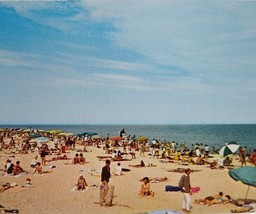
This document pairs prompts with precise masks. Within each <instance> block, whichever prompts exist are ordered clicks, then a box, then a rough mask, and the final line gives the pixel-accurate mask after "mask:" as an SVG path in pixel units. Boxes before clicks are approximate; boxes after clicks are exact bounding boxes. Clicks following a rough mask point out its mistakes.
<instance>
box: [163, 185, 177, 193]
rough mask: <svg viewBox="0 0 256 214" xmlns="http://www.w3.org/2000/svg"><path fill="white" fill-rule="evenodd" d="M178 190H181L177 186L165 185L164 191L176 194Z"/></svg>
mask: <svg viewBox="0 0 256 214" xmlns="http://www.w3.org/2000/svg"><path fill="white" fill-rule="evenodd" d="M180 190H181V188H180V187H178V186H171V185H166V186H165V191H166V192H178V191H180Z"/></svg>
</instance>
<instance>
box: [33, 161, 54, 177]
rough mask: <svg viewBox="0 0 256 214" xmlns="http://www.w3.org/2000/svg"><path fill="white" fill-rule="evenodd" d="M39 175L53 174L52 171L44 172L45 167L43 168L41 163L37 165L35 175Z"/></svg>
mask: <svg viewBox="0 0 256 214" xmlns="http://www.w3.org/2000/svg"><path fill="white" fill-rule="evenodd" d="M36 172H37V173H38V174H40V175H41V174H44V173H51V172H52V171H51V170H46V171H43V167H42V166H41V163H37V165H36V166H35V171H34V173H33V174H35V173H36Z"/></svg>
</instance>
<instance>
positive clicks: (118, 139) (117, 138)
mask: <svg viewBox="0 0 256 214" xmlns="http://www.w3.org/2000/svg"><path fill="white" fill-rule="evenodd" d="M123 139H124V138H123V137H119V136H113V137H111V138H110V140H115V141H120V140H123Z"/></svg>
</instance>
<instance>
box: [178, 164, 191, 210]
mask: <svg viewBox="0 0 256 214" xmlns="http://www.w3.org/2000/svg"><path fill="white" fill-rule="evenodd" d="M190 172H191V170H190V169H189V168H188V169H186V170H185V174H184V175H182V176H181V178H180V181H179V187H180V188H181V192H183V194H184V199H183V204H182V210H183V211H184V212H185V213H190V203H191V198H190V195H192V192H191V184H190V177H189V175H190Z"/></svg>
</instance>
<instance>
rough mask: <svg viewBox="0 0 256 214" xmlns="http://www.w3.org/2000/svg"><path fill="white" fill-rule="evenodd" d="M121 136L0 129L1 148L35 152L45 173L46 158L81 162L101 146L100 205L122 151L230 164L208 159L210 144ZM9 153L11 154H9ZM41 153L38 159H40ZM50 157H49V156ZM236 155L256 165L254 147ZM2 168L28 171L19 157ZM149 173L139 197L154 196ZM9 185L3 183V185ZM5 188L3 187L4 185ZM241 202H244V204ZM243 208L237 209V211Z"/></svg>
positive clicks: (81, 183) (186, 206)
mask: <svg viewBox="0 0 256 214" xmlns="http://www.w3.org/2000/svg"><path fill="white" fill-rule="evenodd" d="M35 134H37V135H38V136H39V135H40V136H42V137H45V138H48V139H49V141H51V142H53V146H49V145H48V143H47V142H44V143H39V142H37V141H36V140H35V139H34V138H32V137H31V135H35ZM120 137H122V138H123V139H122V140H118V141H116V140H111V138H110V137H109V135H107V136H106V137H104V138H95V139H94V138H92V137H90V136H87V135H86V136H75V135H68V136H66V135H59V134H56V133H53V134H50V133H48V132H40V131H38V130H37V132H36V133H34V132H32V130H31V131H30V132H29V131H27V132H24V131H22V130H13V129H4V130H1V131H0V150H2V151H9V152H10V153H9V154H11V155H16V154H27V153H33V154H35V156H34V158H33V159H32V160H31V165H30V167H31V168H33V169H34V172H33V174H35V173H37V174H44V173H51V172H53V171H52V170H45V169H43V167H44V166H46V163H47V162H51V161H56V160H69V159H71V160H72V164H74V165H75V164H81V165H84V164H86V163H88V162H87V161H86V158H85V157H84V154H83V153H84V152H88V150H87V148H88V147H89V146H95V147H97V148H98V149H103V150H104V153H105V154H106V155H110V156H107V160H106V162H105V163H106V165H105V166H104V167H103V168H102V172H101V182H102V184H101V186H100V189H101V191H102V194H101V202H100V204H101V205H103V204H104V202H105V200H106V196H107V194H108V191H109V186H108V182H109V179H110V177H111V173H110V163H111V161H118V163H117V166H116V168H115V173H114V174H115V175H117V176H121V175H123V169H122V167H121V163H120V162H121V161H122V160H127V158H124V155H131V159H136V158H138V157H144V156H146V155H147V156H151V157H152V158H157V159H161V160H166V161H167V162H168V163H172V162H177V163H180V164H184V165H194V164H196V165H206V164H207V165H209V167H210V168H211V169H217V168H223V167H224V166H231V164H232V158H231V157H229V156H227V157H225V159H222V160H221V161H220V160H218V161H217V160H213V161H212V160H210V157H211V153H212V152H215V150H214V149H213V148H210V147H209V146H208V145H203V144H196V145H193V144H192V145H191V147H190V148H189V147H188V146H186V145H185V144H180V145H179V144H178V143H176V142H175V141H172V142H167V141H163V142H161V141H160V140H156V139H153V140H152V141H151V142H149V141H148V139H142V140H136V138H135V136H133V137H131V136H128V137H126V136H125V131H124V130H123V132H122V133H120ZM76 145H80V146H83V149H82V150H81V149H76ZM69 150H71V151H75V152H76V153H75V156H74V157H73V158H68V157H67V151H69ZM10 157H11V156H10ZM39 157H40V160H39ZM50 157H51V158H50ZM239 159H240V163H241V166H244V165H246V164H247V162H250V164H252V165H254V166H256V150H254V151H253V153H252V154H250V156H248V155H247V151H246V147H241V148H240V149H239ZM129 166H131V167H146V166H155V165H152V164H145V163H144V162H143V161H142V160H141V161H140V163H139V164H136V165H129ZM4 171H5V172H6V173H7V174H9V175H14V176H16V175H18V174H20V173H27V171H26V170H24V169H23V167H21V163H20V161H16V162H15V164H14V163H12V161H11V158H10V159H9V158H8V159H7V160H6V165H5V169H4ZM190 172H191V170H190V169H189V168H188V169H187V170H185V172H184V175H183V176H182V177H181V179H180V182H179V187H180V188H181V192H183V193H184V201H183V207H182V208H183V211H184V212H185V213H190V208H191V205H190V203H191V199H190V194H192V192H191V184H190V178H189V175H190ZM166 180H168V179H167V178H159V179H158V182H159V181H166ZM150 181H151V179H150V178H149V177H144V178H143V179H142V185H141V188H140V190H139V193H138V195H139V196H141V197H144V196H154V195H155V192H153V191H152V190H151V188H150ZM8 187H9V186H8V185H6V187H5V188H8ZM75 187H76V189H77V190H78V191H83V190H85V189H86V187H88V183H87V182H86V180H85V178H84V177H83V176H82V175H81V176H79V178H78V180H77V183H76V185H75ZM3 188H4V187H3ZM231 201H233V200H232V199H231V197H230V196H229V195H225V196H224V194H223V193H222V192H220V193H219V194H216V195H214V196H207V197H205V198H204V199H198V200H196V201H195V203H196V204H208V205H214V204H223V203H229V202H231ZM243 206H244V205H243ZM249 206H251V207H253V206H254V205H253V204H250V205H248V204H247V207H246V206H245V207H243V209H244V210H247V209H249ZM241 210H242V208H241V209H240V211H241ZM232 212H237V210H232Z"/></svg>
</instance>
